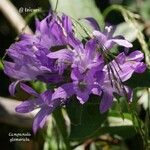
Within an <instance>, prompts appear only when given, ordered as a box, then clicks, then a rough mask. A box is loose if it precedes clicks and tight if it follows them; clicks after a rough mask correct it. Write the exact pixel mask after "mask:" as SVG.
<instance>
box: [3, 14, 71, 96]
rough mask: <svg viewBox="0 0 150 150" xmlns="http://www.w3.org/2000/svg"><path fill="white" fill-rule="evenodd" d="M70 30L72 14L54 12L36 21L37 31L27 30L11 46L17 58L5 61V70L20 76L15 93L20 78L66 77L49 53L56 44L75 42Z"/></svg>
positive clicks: (50, 79)
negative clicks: (60, 16)
mask: <svg viewBox="0 0 150 150" xmlns="http://www.w3.org/2000/svg"><path fill="white" fill-rule="evenodd" d="M69 34H72V24H71V21H70V19H69V18H68V16H65V15H63V16H62V18H59V17H58V16H56V15H53V14H50V15H48V16H47V17H46V18H45V19H43V20H42V21H41V22H40V21H38V20H37V21H36V32H35V35H27V34H23V35H21V36H20V41H19V42H16V43H15V44H12V45H11V46H10V48H9V49H8V50H7V54H8V56H9V57H10V58H11V59H12V60H13V61H12V62H10V61H5V62H4V72H5V73H6V74H7V75H8V76H10V77H12V78H14V79H16V80H17V81H16V82H14V83H12V85H11V86H10V88H9V89H10V93H11V94H14V91H15V86H16V85H17V84H16V83H18V81H22V80H24V81H30V80H41V81H44V82H46V83H49V82H56V83H57V82H60V81H62V79H63V77H62V76H61V75H60V74H61V73H60V71H59V70H58V68H57V67H56V66H55V65H54V60H52V59H50V58H49V57H47V55H48V54H49V53H50V52H51V50H53V48H54V47H57V46H64V45H66V44H67V43H69V41H70V43H72V41H71V40H70V35H69ZM71 37H72V38H73V36H71Z"/></svg>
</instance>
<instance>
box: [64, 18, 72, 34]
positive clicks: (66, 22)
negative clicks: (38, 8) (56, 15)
mask: <svg viewBox="0 0 150 150" xmlns="http://www.w3.org/2000/svg"><path fill="white" fill-rule="evenodd" d="M62 24H63V27H64V29H65V31H66V32H67V33H69V32H72V22H71V19H70V18H69V17H68V16H66V15H63V16H62Z"/></svg>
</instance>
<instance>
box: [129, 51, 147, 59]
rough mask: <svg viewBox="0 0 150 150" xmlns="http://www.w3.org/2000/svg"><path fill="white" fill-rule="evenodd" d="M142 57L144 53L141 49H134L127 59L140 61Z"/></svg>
mask: <svg viewBox="0 0 150 150" xmlns="http://www.w3.org/2000/svg"><path fill="white" fill-rule="evenodd" d="M143 58H144V54H143V53H142V52H141V51H134V52H132V53H130V54H129V56H128V60H131V61H141V60H143Z"/></svg>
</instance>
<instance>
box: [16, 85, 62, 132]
mask: <svg viewBox="0 0 150 150" xmlns="http://www.w3.org/2000/svg"><path fill="white" fill-rule="evenodd" d="M20 85H21V88H22V89H23V90H24V91H26V92H27V93H29V94H30V95H32V96H34V98H32V99H28V100H26V101H24V102H22V103H21V104H20V105H19V106H17V107H16V111H17V112H19V113H28V112H31V111H33V110H35V109H37V108H38V109H40V110H39V112H38V113H37V114H36V116H35V118H34V122H33V132H34V133H36V132H37V129H38V128H42V127H43V126H44V124H45V122H46V119H47V117H48V116H49V115H50V114H51V113H52V112H53V111H54V110H55V109H56V107H58V106H60V104H61V100H59V99H55V100H54V99H52V94H53V93H52V91H50V90H47V91H45V92H43V93H42V94H38V93H37V92H36V91H34V90H33V89H32V88H31V87H29V86H27V85H26V84H23V83H21V84H20Z"/></svg>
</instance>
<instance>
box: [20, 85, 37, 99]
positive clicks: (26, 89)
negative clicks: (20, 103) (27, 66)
mask: <svg viewBox="0 0 150 150" xmlns="http://www.w3.org/2000/svg"><path fill="white" fill-rule="evenodd" d="M20 87H21V88H22V89H23V90H24V91H26V92H27V93H28V94H31V95H33V96H35V97H38V96H39V94H38V93H37V92H36V91H35V90H34V89H32V88H31V87H29V86H28V85H26V84H24V83H20Z"/></svg>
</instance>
